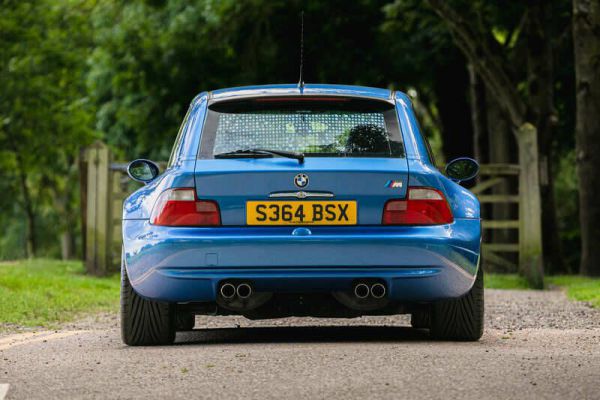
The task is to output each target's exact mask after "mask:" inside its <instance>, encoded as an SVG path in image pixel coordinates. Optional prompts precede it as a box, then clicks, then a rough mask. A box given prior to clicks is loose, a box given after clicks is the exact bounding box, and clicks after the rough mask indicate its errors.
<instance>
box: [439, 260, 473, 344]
mask: <svg viewBox="0 0 600 400" xmlns="http://www.w3.org/2000/svg"><path fill="white" fill-rule="evenodd" d="M483 316H484V304H483V268H482V267H481V264H480V266H479V270H478V271H477V277H476V278H475V283H474V284H473V287H472V288H471V290H470V291H469V292H468V293H467V294H466V295H464V296H462V297H460V298H458V299H453V300H447V301H441V302H438V303H435V304H433V306H432V307H431V327H430V333H431V336H433V337H434V338H436V339H440V340H461V341H476V340H479V338H481V335H483V323H484V318H483Z"/></svg>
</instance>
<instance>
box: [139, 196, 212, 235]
mask: <svg viewBox="0 0 600 400" xmlns="http://www.w3.org/2000/svg"><path fill="white" fill-rule="evenodd" d="M150 222H151V223H152V224H153V225H163V226H215V225H221V214H220V213H219V206H218V205H217V203H215V202H214V201H208V200H196V192H195V191H194V189H192V188H185V189H169V190H166V191H164V192H163V193H161V195H160V196H159V197H158V200H157V201H156V204H154V209H153V210H152V215H151V216H150Z"/></svg>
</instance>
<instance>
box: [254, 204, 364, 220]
mask: <svg viewBox="0 0 600 400" xmlns="http://www.w3.org/2000/svg"><path fill="white" fill-rule="evenodd" d="M246 223H247V224H248V225H356V201H248V202H247V203H246Z"/></svg>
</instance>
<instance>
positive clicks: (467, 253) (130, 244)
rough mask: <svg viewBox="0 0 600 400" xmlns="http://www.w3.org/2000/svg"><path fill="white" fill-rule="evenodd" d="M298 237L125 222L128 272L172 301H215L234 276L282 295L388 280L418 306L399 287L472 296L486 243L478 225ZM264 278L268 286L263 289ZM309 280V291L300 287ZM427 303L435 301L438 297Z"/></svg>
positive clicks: (273, 230)
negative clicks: (419, 284)
mask: <svg viewBox="0 0 600 400" xmlns="http://www.w3.org/2000/svg"><path fill="white" fill-rule="evenodd" d="M294 231H295V228H294V227H264V228H259V227H235V228H225V227H222V228H169V227H157V226H153V225H151V224H149V223H148V221H142V220H136V221H133V220H132V221H124V225H123V233H124V242H125V260H126V264H127V270H128V273H129V276H130V279H131V283H132V285H133V286H134V288H135V289H136V290H137V291H138V292H139V293H140V294H141V295H143V296H146V297H150V298H157V299H161V300H165V301H167V300H168V301H193V300H194V301H212V300H215V297H214V296H215V290H214V289H215V285H217V284H218V282H219V281H220V280H222V279H226V278H232V277H234V275H235V277H240V278H246V279H252V280H253V282H254V284H255V285H258V286H259V287H260V285H263V284H264V285H275V286H277V290H280V291H293V290H296V291H297V290H303V289H306V290H309V289H310V287H311V285H312V283H311V282H312V281H313V280H319V279H321V278H323V279H329V280H335V279H337V278H339V279H340V282H338V283H336V284H335V285H334V287H336V288H339V287H340V285H341V286H342V287H346V286H347V285H349V284H350V282H351V281H352V279H356V278H359V277H371V278H381V279H384V280H386V281H389V282H388V284H389V285H390V286H389V287H390V288H392V293H393V295H392V296H393V297H394V298H397V299H398V300H414V299H415V298H414V297H412V296H416V295H417V294H416V293H415V292H414V291H409V292H406V289H407V288H406V285H407V284H405V283H400V282H397V285H398V286H397V287H398V291H397V292H394V291H393V286H391V285H392V283H394V282H396V281H397V280H402V279H407V278H410V279H413V278H419V277H420V278H426V277H430V278H432V279H431V280H426V281H427V282H432V284H434V285H435V286H436V287H440V290H442V291H441V292H440V293H438V294H437V297H436V298H445V297H453V296H459V295H461V294H464V293H465V292H466V291H468V290H469V288H470V287H471V284H472V282H473V279H474V276H475V273H476V272H477V266H478V260H479V251H480V247H479V246H480V244H479V237H480V235H481V232H480V223H479V220H477V219H457V220H455V222H454V223H452V224H449V225H440V226H426V227H425V226H424V227H382V226H379V227H373V226H368V227H359V226H353V227H317V226H313V227H311V228H310V231H311V234H310V235H294ZM206 254H212V255H216V256H213V259H217V258H218V266H215V265H206V263H205V260H206ZM213 264H214V263H213ZM232 274H234V275H232ZM256 274H259V275H258V276H257V275H256ZM261 274H262V275H261ZM286 274H289V275H290V276H289V280H288V279H286V277H285V275H286ZM261 276H263V277H264V278H265V282H259V280H260V279H262V278H261ZM303 279H304V280H306V282H305V284H306V285H304V284H302V283H301V282H299V280H300V281H302V280H303ZM188 280H189V281H188ZM273 280H279V283H277V282H274V281H273ZM196 281H197V282H196ZM194 282H196V283H194ZM298 285H300V286H298ZM400 289H402V290H400ZM411 293H412V294H411ZM432 293H433V292H432ZM409 295H410V296H411V297H410V298H409V297H405V296H409ZM427 296H428V297H427V299H431V296H433V294H428V295H427ZM424 300H425V299H424Z"/></svg>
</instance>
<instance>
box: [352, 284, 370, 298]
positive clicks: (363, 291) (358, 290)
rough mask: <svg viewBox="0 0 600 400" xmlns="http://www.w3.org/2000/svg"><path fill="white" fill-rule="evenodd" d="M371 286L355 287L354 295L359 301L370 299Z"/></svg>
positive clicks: (358, 285) (359, 285)
mask: <svg viewBox="0 0 600 400" xmlns="http://www.w3.org/2000/svg"><path fill="white" fill-rule="evenodd" d="M369 292H370V291H369V286H367V284H365V283H359V284H357V285H356V286H354V295H355V296H356V297H358V298H359V299H366V298H367V297H369Z"/></svg>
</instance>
